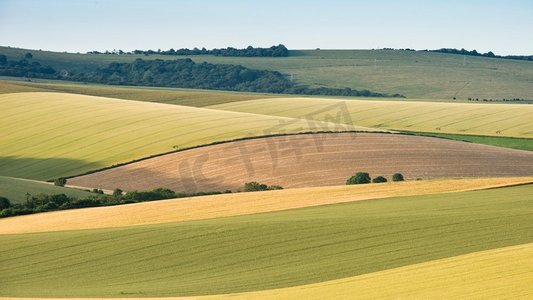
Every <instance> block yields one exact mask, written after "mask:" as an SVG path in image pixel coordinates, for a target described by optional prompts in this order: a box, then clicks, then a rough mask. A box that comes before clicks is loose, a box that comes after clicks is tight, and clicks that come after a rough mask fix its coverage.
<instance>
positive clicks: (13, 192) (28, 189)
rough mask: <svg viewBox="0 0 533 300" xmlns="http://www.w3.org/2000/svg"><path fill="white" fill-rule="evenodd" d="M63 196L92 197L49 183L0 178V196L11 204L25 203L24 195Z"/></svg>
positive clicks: (83, 192) (79, 191)
mask: <svg viewBox="0 0 533 300" xmlns="http://www.w3.org/2000/svg"><path fill="white" fill-rule="evenodd" d="M27 193H29V194H32V195H36V194H40V193H45V194H65V195H68V196H71V197H78V198H81V197H87V196H91V195H94V194H92V193H90V192H87V191H83V190H79V189H75V188H68V187H60V186H55V185H53V184H51V183H46V182H42V181H35V180H28V179H21V178H12V177H5V176H0V196H1V197H6V198H8V199H9V201H10V202H11V203H22V202H24V201H26V194H27Z"/></svg>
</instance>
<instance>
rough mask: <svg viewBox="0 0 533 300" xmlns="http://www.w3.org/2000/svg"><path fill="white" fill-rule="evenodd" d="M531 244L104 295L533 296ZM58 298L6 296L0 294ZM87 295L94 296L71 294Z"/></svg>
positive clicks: (179, 299)
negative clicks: (334, 272)
mask: <svg viewBox="0 0 533 300" xmlns="http://www.w3.org/2000/svg"><path fill="white" fill-rule="evenodd" d="M531 260H533V244H523V245H518V246H511V247H503V248H497V249H493V250H486V251H479V252H474V253H470V254H465V255H459V256H454V257H450V258H444V259H437V260H432V261H429V262H425V263H419V264H413V265H409V266H405V267H399V268H394V269H389V270H385V271H380V272H375V273H369V274H365V275H360V276H354V277H348V278H343V279H337V280H331V281H325V282H320V283H315V284H309V285H303V286H295V287H289V288H282V289H274V290H265V291H256V292H247V293H237V294H220V295H210V296H197V297H159V298H122V297H121V298H103V299H108V300H110V299H114V300H132V299H145V300H187V299H196V300H210V299H317V300H321V299H346V297H350V296H353V295H354V294H357V298H358V299H414V298H416V299H430V298H436V297H437V298H446V299H452V298H468V299H488V298H527V297H531V296H533V288H532V287H531V284H530V280H531V278H532V276H533V265H532V264H531V263H530V262H531ZM8 299H13V300H35V299H40V300H61V299H64V298H8V297H0V300H8ZM72 299H76V300H89V299H94V298H72Z"/></svg>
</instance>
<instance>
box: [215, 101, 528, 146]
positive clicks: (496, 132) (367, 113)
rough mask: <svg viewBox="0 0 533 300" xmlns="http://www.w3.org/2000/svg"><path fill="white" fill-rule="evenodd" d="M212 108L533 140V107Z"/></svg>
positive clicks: (278, 104)
mask: <svg viewBox="0 0 533 300" xmlns="http://www.w3.org/2000/svg"><path fill="white" fill-rule="evenodd" d="M210 108H213V109H222V110H229V111H237V112H254V113H257V114H264V115H272V116H283V117H292V118H302V119H310V120H317V121H323V120H329V121H331V122H337V123H343V124H353V125H355V124H357V125H359V126H366V127H372V128H383V129H391V130H404V131H420V132H435V133H452V134H469V135H486V136H496V137H498V136H499V137H518V138H529V139H532V138H533V119H532V118H531V116H532V115H533V106H530V105H519V104H490V105H488V104H478V103H439V102H416V101H405V100H402V101H372V102H369V101H361V100H332V99H316V98H289V99H283V98H276V99H265V100H250V101H242V102H235V103H227V104H221V105H215V106H210Z"/></svg>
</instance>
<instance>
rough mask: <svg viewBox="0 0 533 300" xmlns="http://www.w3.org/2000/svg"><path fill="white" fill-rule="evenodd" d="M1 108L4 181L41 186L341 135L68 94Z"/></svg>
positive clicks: (262, 119)
mask: <svg viewBox="0 0 533 300" xmlns="http://www.w3.org/2000/svg"><path fill="white" fill-rule="evenodd" d="M0 105H1V106H2V110H1V111H0V128H2V136H1V137H0V144H2V148H1V149H0V175H2V176H11V177H21V178H30V179H41V180H42V179H51V178H56V177H59V176H68V175H75V174H80V173H83V172H86V171H89V170H94V169H99V168H102V167H106V166H111V165H113V164H117V163H123V162H128V161H131V160H134V159H140V158H143V157H147V156H150V155H155V154H160V153H164V152H169V151H173V150H176V149H178V148H179V149H183V148H187V147H192V146H197V145H202V144H209V143H213V142H219V141H225V140H231V139H235V138H242V137H250V136H257V135H266V134H274V133H288V132H302V131H304V132H305V131H315V130H324V128H330V130H331V128H338V126H332V124H325V123H322V124H321V125H320V126H319V128H318V129H317V128H310V125H309V123H308V122H306V121H301V120H293V119H287V118H278V117H269V116H262V115H255V114H242V113H232V112H228V113H225V112H222V111H216V110H209V109H202V108H193V107H186V106H177V105H166V104H159V103H148V102H138V101H127V100H117V99H111V98H101V97H92V96H83V95H74V94H65V93H15V94H4V95H0ZM344 128H348V127H344ZM351 128H352V129H355V130H359V129H360V130H365V129H364V128H356V127H351ZM340 130H342V129H340Z"/></svg>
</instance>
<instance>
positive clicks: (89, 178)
mask: <svg viewBox="0 0 533 300" xmlns="http://www.w3.org/2000/svg"><path fill="white" fill-rule="evenodd" d="M487 161H490V162H491V163H490V164H487ZM532 162H533V152H527V151H518V150H513V149H505V148H498V147H493V146H485V145H477V144H473V143H464V142H456V141H451V140H447V139H438V138H431V137H421V136H413V135H404V134H386V133H321V134H302V135H292V136H279V137H267V138H258V139H253V140H244V141H237V142H231V143H225V144H220V145H213V146H208V147H202V148H197V149H191V150H187V151H180V152H177V153H171V154H167V155H162V156H158V157H154V158H151V159H146V160H143V161H140V162H136V163H132V164H128V165H125V166H121V167H118V168H113V169H109V170H104V171H102V172H97V173H92V174H88V175H83V176H80V177H75V178H71V179H69V184H73V185H76V186H83V187H87V188H102V189H108V190H113V189H115V188H120V189H122V190H124V191H133V190H152V189H155V188H158V187H166V188H169V189H172V190H175V191H184V192H206V191H224V190H232V191H238V190H242V189H243V186H244V183H246V182H250V181H257V182H261V183H265V184H268V185H279V186H282V187H284V188H295V187H314V186H331V185H342V184H345V183H346V180H347V179H348V178H350V177H351V176H352V175H354V174H355V172H361V171H364V172H369V173H370V175H371V176H372V177H373V178H374V177H376V176H379V175H381V176H384V177H385V178H387V179H388V180H392V175H393V174H394V173H397V172H400V173H402V174H403V176H404V177H405V178H406V179H416V178H422V179H429V178H452V177H499V176H530V175H533V164H532ZM193 166H195V167H194V168H193Z"/></svg>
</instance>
